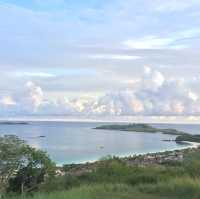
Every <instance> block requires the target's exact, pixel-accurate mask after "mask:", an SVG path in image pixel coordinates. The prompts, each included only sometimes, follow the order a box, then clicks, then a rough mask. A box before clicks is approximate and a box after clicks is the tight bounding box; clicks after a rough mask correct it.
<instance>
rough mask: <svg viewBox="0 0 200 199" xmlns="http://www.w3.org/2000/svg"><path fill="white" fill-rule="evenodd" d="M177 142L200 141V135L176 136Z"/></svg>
mask: <svg viewBox="0 0 200 199" xmlns="http://www.w3.org/2000/svg"><path fill="white" fill-rule="evenodd" d="M176 141H177V142H182V141H188V142H200V135H189V134H185V135H180V136H178V137H177V138H176Z"/></svg>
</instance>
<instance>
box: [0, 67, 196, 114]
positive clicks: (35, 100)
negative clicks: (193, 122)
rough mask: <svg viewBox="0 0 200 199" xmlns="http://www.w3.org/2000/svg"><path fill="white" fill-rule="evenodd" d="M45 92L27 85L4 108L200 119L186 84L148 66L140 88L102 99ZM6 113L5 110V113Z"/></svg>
mask: <svg viewBox="0 0 200 199" xmlns="http://www.w3.org/2000/svg"><path fill="white" fill-rule="evenodd" d="M44 93H45V92H44V91H43V90H42V88H41V87H40V86H38V85H36V84H34V83H33V82H27V83H26V85H25V86H24V89H23V91H21V93H20V94H17V93H15V95H13V96H9V97H8V96H5V97H4V98H2V100H1V105H4V107H7V106H8V107H9V111H10V110H11V108H10V107H12V110H13V111H15V112H17V113H18V114H22V115H32V114H34V115H71V116H104V117H105V116H198V115H200V98H199V95H198V93H196V92H195V91H193V90H192V89H191V88H189V87H187V86H186V84H185V81H184V80H179V79H177V80H176V79H168V78H167V77H166V76H165V75H164V74H163V73H162V72H160V71H158V70H155V69H153V68H152V67H148V66H146V67H145V68H144V72H143V75H141V79H140V81H139V82H138V85H137V86H135V87H133V88H127V89H125V90H121V91H112V92H108V93H106V94H104V95H102V96H100V97H96V98H94V97H90V96H80V97H78V98H74V99H69V98H66V97H64V98H58V99H57V100H56V101H52V100H50V99H47V98H46V97H45V94H44ZM5 110H6V109H5V108H4V111H5Z"/></svg>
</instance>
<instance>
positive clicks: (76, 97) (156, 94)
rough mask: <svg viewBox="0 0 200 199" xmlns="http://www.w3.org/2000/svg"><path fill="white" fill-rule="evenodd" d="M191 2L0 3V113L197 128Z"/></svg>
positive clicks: (195, 2) (199, 114)
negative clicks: (194, 125)
mask: <svg viewBox="0 0 200 199" xmlns="http://www.w3.org/2000/svg"><path fill="white" fill-rule="evenodd" d="M199 48H200V1H199V0H190V1H188V0H181V1H179V0H168V1H165V0H84V1H83V0H76V1H75V0H45V1H44V0H29V1H27V0H0V70H1V78H0V117H1V118H7V117H14V118H19V117H31V116H34V117H37V116H38V117H42V116H44V117H51V116H52V117H53V116H55V117H58V116H66V117H73V118H111V119H112V118H120V117H121V118H122V117H124V118H125V117H134V118H138V119H139V118H153V119H154V118H156V119H157V121H171V120H173V121H180V118H181V120H183V121H197V122H200V86H199V85H200V51H199V50H200V49H199Z"/></svg>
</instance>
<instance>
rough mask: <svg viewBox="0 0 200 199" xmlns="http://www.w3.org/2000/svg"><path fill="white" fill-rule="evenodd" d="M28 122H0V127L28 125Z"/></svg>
mask: <svg viewBox="0 0 200 199" xmlns="http://www.w3.org/2000/svg"><path fill="white" fill-rule="evenodd" d="M28 124H29V123H28V122H23V121H0V125H28Z"/></svg>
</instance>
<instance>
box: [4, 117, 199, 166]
mask: <svg viewBox="0 0 200 199" xmlns="http://www.w3.org/2000/svg"><path fill="white" fill-rule="evenodd" d="M104 124H107V123H102V122H59V121H56V122H52V121H45V122H44V121H41V122H29V124H28V125H26V124H12V125H10V124H0V135H1V136H2V135H6V134H7V135H17V136H18V137H20V138H21V139H24V140H25V141H26V142H27V143H28V144H30V145H31V146H32V147H35V148H37V149H42V150H44V151H46V152H47V153H48V154H49V156H50V158H51V159H52V160H53V161H54V162H55V163H56V164H57V165H63V164H78V163H85V162H92V161H96V160H99V159H102V158H105V157H107V156H118V157H125V156H133V155H137V154H145V153H152V152H160V151H168V150H174V149H182V148H185V147H187V146H186V145H184V144H177V143H176V142H166V141H164V140H174V139H175V138H176V136H173V135H165V134H162V133H141V132H139V133H137V132H123V131H114V130H113V131H109V130H96V129H94V128H95V127H97V126H101V125H104ZM109 124H110V123H109ZM152 126H155V127H159V128H174V129H177V130H182V131H185V132H187V133H191V134H200V125H198V124H153V125H152Z"/></svg>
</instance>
